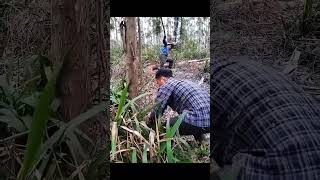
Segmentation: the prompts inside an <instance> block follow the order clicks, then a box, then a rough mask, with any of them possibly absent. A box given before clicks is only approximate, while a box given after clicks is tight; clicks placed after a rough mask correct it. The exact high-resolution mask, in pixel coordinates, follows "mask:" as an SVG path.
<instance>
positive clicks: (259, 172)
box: [210, 60, 320, 180]
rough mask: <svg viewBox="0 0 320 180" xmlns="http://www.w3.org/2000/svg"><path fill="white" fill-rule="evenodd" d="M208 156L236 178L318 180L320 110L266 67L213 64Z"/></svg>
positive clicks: (253, 63) (259, 65) (247, 62)
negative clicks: (233, 170)
mask: <svg viewBox="0 0 320 180" xmlns="http://www.w3.org/2000/svg"><path fill="white" fill-rule="evenodd" d="M211 98H212V101H211V103H212V104H211V108H212V109H211V112H212V119H213V122H212V123H213V124H212V128H213V129H212V135H211V138H210V139H211V145H213V149H212V150H211V153H212V158H213V159H214V160H215V161H216V162H217V163H218V165H219V166H222V167H223V166H226V165H228V166H229V165H231V167H234V168H235V169H237V168H239V170H240V171H238V172H239V174H238V176H237V177H238V179H246V180H267V179H283V180H301V179H320V108H319V107H320V106H319V103H318V102H317V101H316V100H315V99H314V98H313V97H311V96H310V95H308V94H307V93H305V92H304V91H303V90H302V89H301V88H300V87H298V86H297V85H296V84H294V82H292V81H290V80H288V79H287V78H286V77H284V76H283V75H282V74H280V73H278V72H276V71H275V70H273V69H272V68H270V67H264V66H262V65H261V64H259V63H256V62H250V61H247V60H246V61H244V60H242V61H237V60H228V61H227V60H226V61H221V62H215V63H214V64H212V65H211Z"/></svg>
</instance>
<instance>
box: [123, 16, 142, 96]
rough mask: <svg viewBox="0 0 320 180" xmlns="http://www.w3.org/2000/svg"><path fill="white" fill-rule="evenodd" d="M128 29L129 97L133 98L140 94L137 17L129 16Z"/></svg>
mask: <svg viewBox="0 0 320 180" xmlns="http://www.w3.org/2000/svg"><path fill="white" fill-rule="evenodd" d="M126 19H127V26H126V27H127V31H126V61H127V68H128V80H129V87H128V89H129V98H130V99H133V98H135V97H137V96H138V94H139V92H138V85H139V79H138V72H139V71H138V68H139V58H138V57H137V56H138V54H137V36H136V20H135V17H127V18H126Z"/></svg>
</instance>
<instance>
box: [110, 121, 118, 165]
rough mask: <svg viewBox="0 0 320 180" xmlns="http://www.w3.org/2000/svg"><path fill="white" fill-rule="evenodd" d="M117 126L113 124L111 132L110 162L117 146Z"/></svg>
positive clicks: (115, 123)
mask: <svg viewBox="0 0 320 180" xmlns="http://www.w3.org/2000/svg"><path fill="white" fill-rule="evenodd" d="M117 136H118V126H117V122H113V124H112V130H111V160H114V158H115V153H116V146H117Z"/></svg>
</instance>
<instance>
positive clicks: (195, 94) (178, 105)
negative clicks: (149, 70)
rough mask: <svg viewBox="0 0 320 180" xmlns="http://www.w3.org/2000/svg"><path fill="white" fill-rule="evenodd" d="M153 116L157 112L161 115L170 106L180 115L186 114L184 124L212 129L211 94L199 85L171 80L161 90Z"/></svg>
mask: <svg viewBox="0 0 320 180" xmlns="http://www.w3.org/2000/svg"><path fill="white" fill-rule="evenodd" d="M156 102H157V103H159V105H158V106H156V107H154V109H153V110H152V113H151V116H154V115H155V113H156V112H159V113H161V115H162V114H163V113H164V111H165V110H166V108H167V106H168V105H169V106H170V107H171V108H172V109H173V110H174V111H176V112H177V113H178V114H182V113H183V112H186V115H185V118H184V122H186V123H189V124H191V125H193V126H196V127H210V97H209V93H208V92H207V91H206V90H205V89H203V88H201V87H200V86H199V85H198V84H195V83H193V82H191V81H182V80H177V79H175V78H169V79H168V81H167V82H166V83H165V84H164V85H162V86H161V87H160V88H159V91H158V95H157V98H156Z"/></svg>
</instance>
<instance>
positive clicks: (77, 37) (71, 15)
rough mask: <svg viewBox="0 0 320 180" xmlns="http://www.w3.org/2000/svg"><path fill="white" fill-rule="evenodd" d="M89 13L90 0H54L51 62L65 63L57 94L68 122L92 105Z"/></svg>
mask: <svg viewBox="0 0 320 180" xmlns="http://www.w3.org/2000/svg"><path fill="white" fill-rule="evenodd" d="M88 14H89V1H87V0H68V1H67V0H65V1H60V0H52V15H53V16H52V60H53V62H54V63H62V62H63V67H62V69H61V72H60V77H59V78H58V82H57V86H58V87H57V93H58V96H59V98H60V99H61V107H60V112H61V114H62V116H63V118H64V120H65V121H70V120H71V119H72V118H74V117H76V116H77V115H79V114H80V113H82V112H84V111H85V110H86V109H87V107H88V105H89V87H88V86H89V83H88V81H89V79H88V60H89V51H88V50H89V43H88V29H89V28H88Z"/></svg>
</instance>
